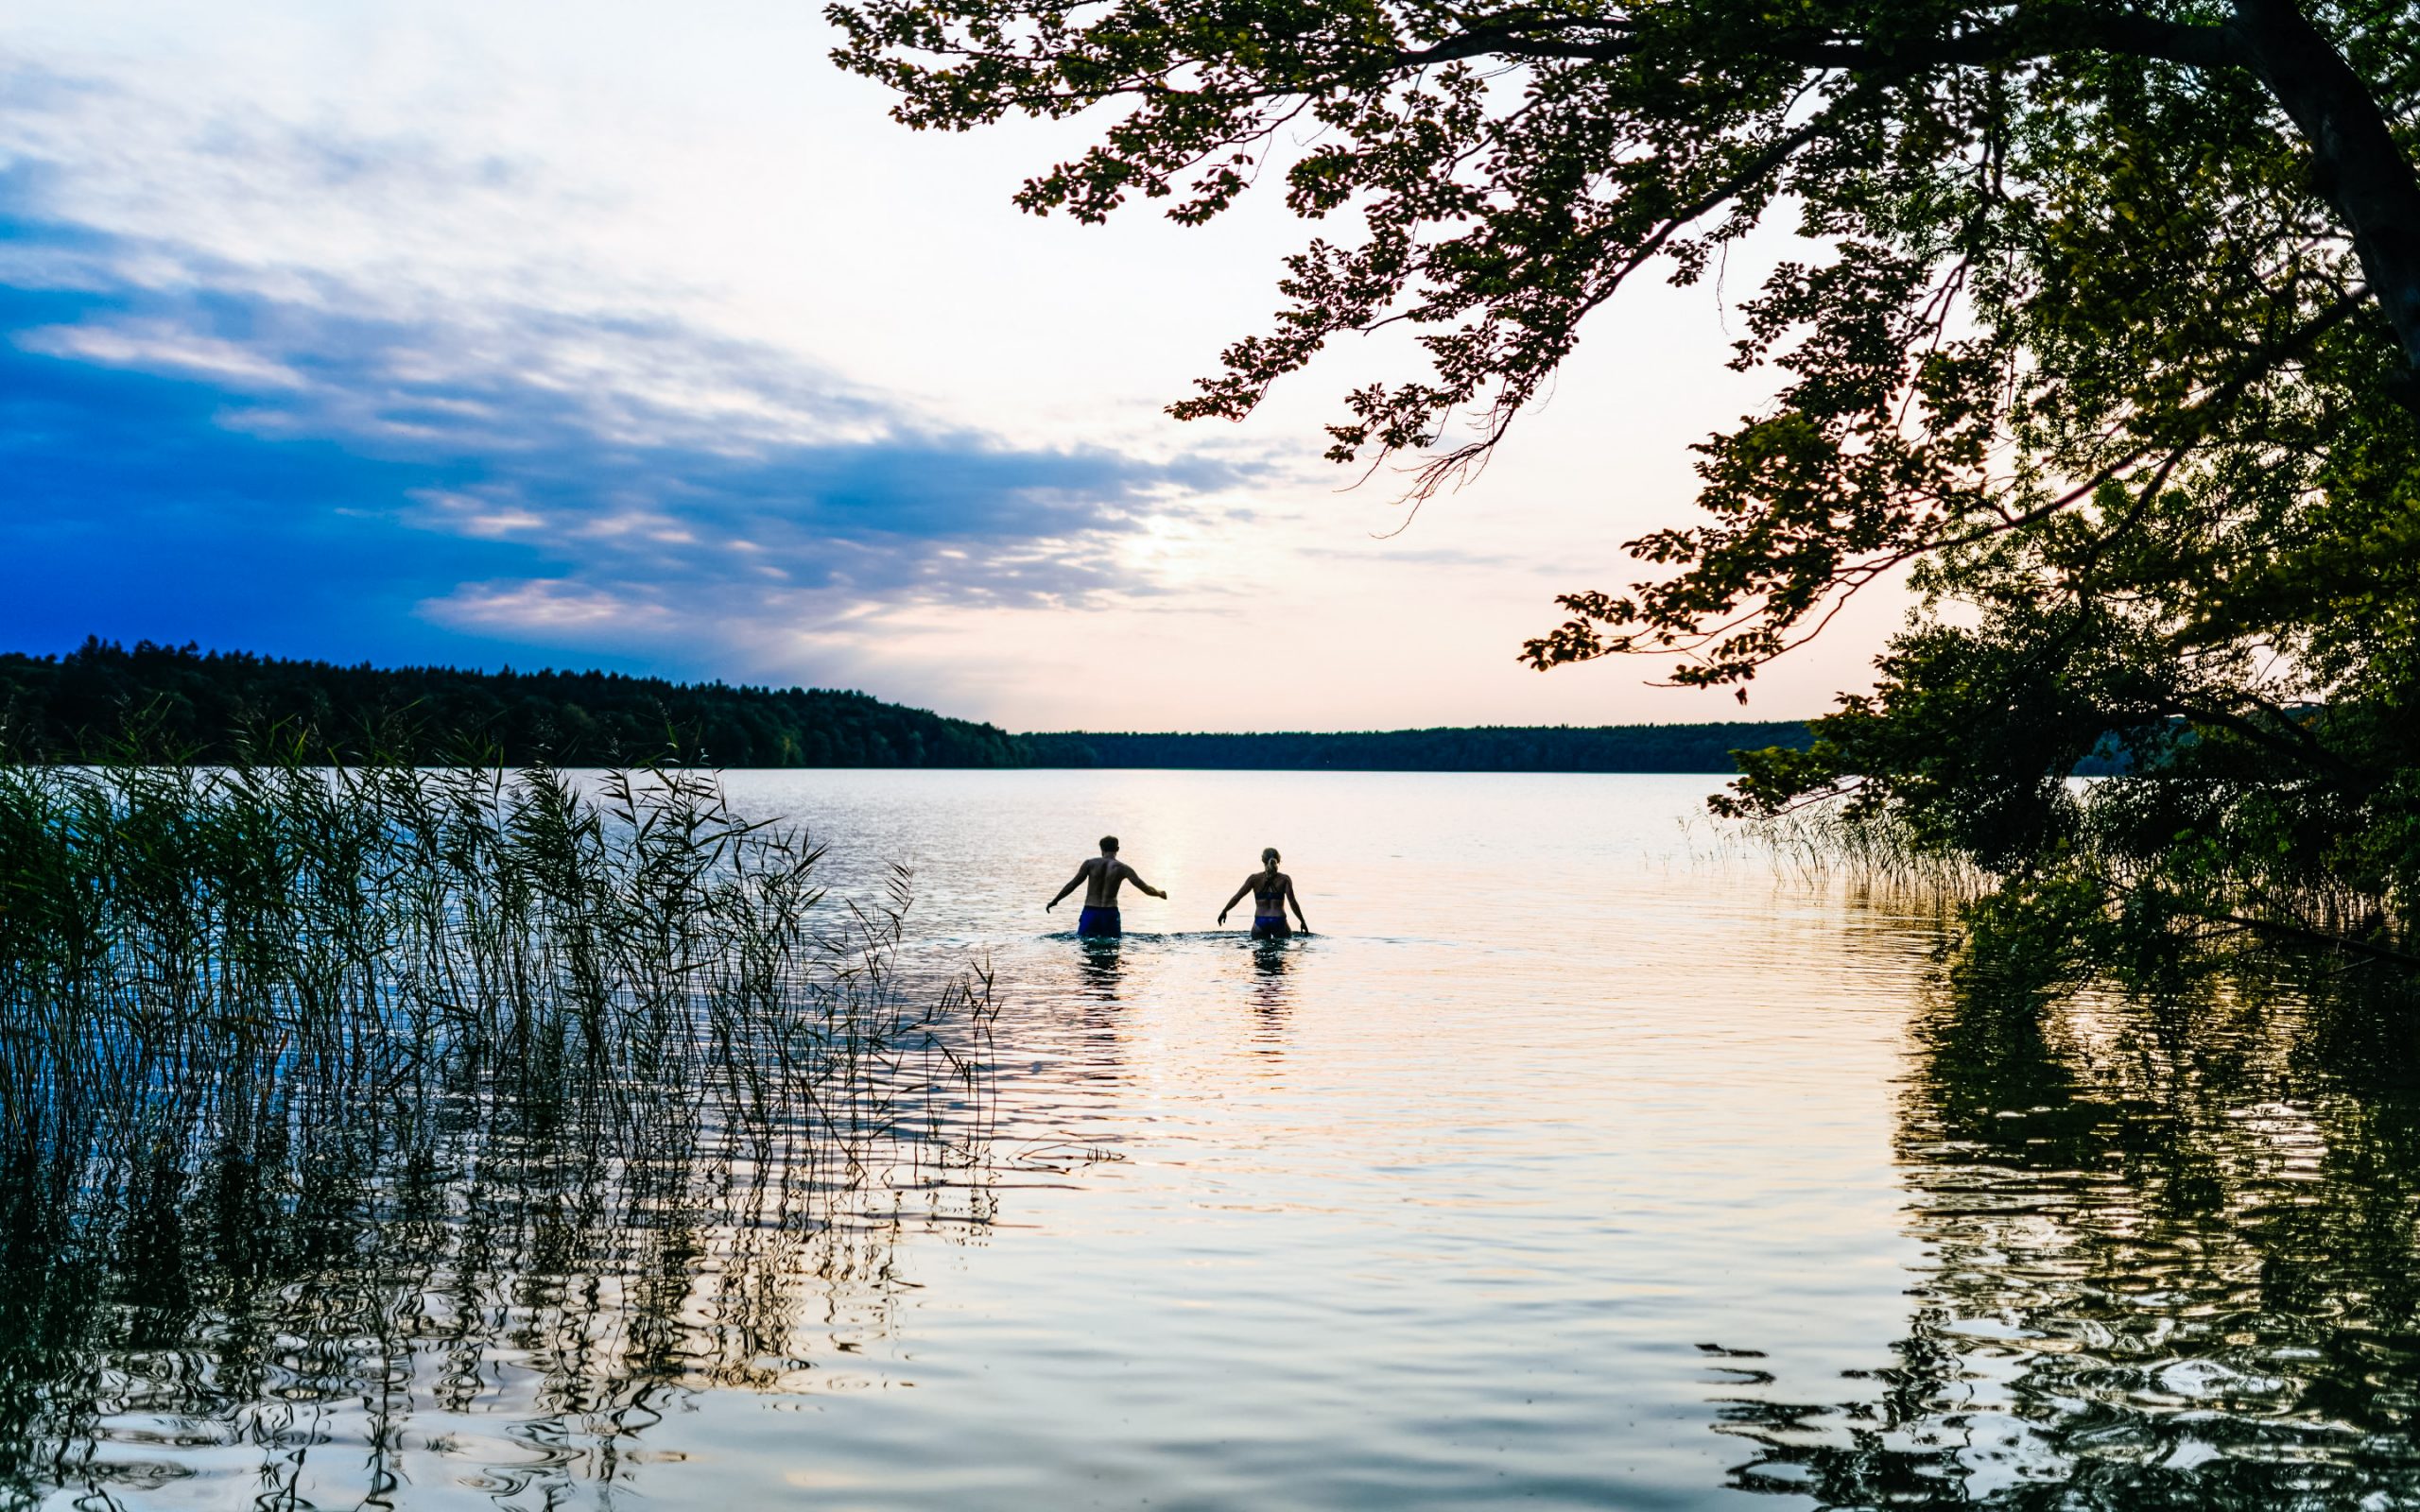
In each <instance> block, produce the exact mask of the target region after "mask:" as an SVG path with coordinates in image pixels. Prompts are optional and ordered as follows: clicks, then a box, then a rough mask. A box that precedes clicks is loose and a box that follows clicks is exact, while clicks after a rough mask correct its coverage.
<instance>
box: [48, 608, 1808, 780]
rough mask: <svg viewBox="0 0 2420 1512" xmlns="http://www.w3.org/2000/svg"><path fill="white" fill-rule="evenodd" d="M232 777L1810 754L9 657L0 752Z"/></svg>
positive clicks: (670, 685)
mask: <svg viewBox="0 0 2420 1512" xmlns="http://www.w3.org/2000/svg"><path fill="white" fill-rule="evenodd" d="M130 730H135V731H139V732H140V735H139V739H140V742H141V747H142V748H144V749H146V750H148V751H152V752H158V751H163V750H171V751H178V752H182V753H184V754H187V755H190V756H191V757H193V758H194V759H196V760H199V761H205V762H207V761H223V760H226V759H227V758H228V757H230V756H232V755H233V753H234V752H235V750H236V748H237V746H238V744H239V743H240V742H241V741H243V740H245V739H247V738H259V737H261V736H264V735H268V734H270V733H271V732H277V731H282V732H283V733H284V735H285V737H286V738H294V737H298V736H300V737H303V738H306V739H308V740H309V741H310V742H312V743H314V744H317V745H321V746H329V747H334V748H336V749H337V750H338V751H341V752H345V753H347V754H354V753H358V752H360V751H362V750H364V749H366V748H367V747H372V746H376V747H381V748H383V749H386V750H389V751H399V752H405V753H409V754H414V755H418V756H420V757H423V758H424V759H431V760H439V759H443V758H445V757H447V756H449V755H455V754H463V753H469V752H477V753H480V754H482V755H493V756H497V757H500V758H501V759H502V760H504V761H507V762H512V763H522V762H530V761H536V760H540V759H542V758H543V759H544V760H547V761H551V762H554V763H556V764H557V765H565V766H610V765H631V764H636V763H643V762H648V761H662V760H665V759H666V758H667V757H677V758H678V759H681V760H685V761H693V762H703V763H711V764H713V765H718V766H728V767H746V766H995V767H996V766H1167V767H1190V768H1206V769H1217V770H1260V771H1355V770H1358V771H1414V772H1417V771H1433V772H1730V771H1733V770H1735V769H1736V767H1735V765H1734V763H1733V762H1732V759H1731V753H1732V752H1733V751H1735V750H1744V749H1761V748H1763V747H1772V746H1780V747H1789V748H1791V749H1797V748H1802V747H1805V746H1806V744H1807V742H1808V739H1809V736H1808V733H1807V729H1806V726H1805V725H1803V724H1798V723H1794V722H1789V721H1776V722H1769V723H1748V722H1741V723H1733V724H1703V725H1603V726H1597V727H1593V728H1586V727H1569V726H1559V725H1558V726H1551V727H1529V728H1524V727H1517V726H1481V727H1477V728H1471V729H1445V730H1364V731H1344V732H1337V733H1312V732H1297V733H1288V734H1148V733H1121V734H1102V733H1093V732H1087V731H1075V732H1069V733H1061V734H1029V735H1012V734H1010V733H1009V732H1007V731H1006V730H1001V729H999V728H998V727H996V726H993V725H984V724H975V723H971V722H969V721H967V720H963V719H951V718H947V717H945V716H943V715H941V714H936V713H928V712H926V711H925V710H922V709H908V708H905V707H902V706H901V705H898V704H892V703H884V702H883V701H881V700H880V699H878V698H873V697H869V696H867V695H865V694H862V693H835V692H831V691H827V690H822V689H810V688H782V689H777V688H760V687H733V686H730V685H729V684H726V683H720V682H708V683H683V682H669V681H666V680H665V679H661V678H633V677H625V676H622V675H620V674H617V673H606V672H493V673H490V672H464V671H458V670H456V669H454V668H450V667H373V666H369V665H361V666H337V665H336V664H334V663H331V662H297V661H285V660H281V659H279V658H276V657H263V656H253V655H250V654H248V653H245V652H240V651H216V652H205V651H202V650H200V649H199V648H198V647H195V646H190V645H188V646H184V647H172V646H164V645H154V644H149V643H147V642H145V643H140V644H136V645H134V646H133V647H132V648H128V647H125V646H122V645H118V644H113V643H111V642H105V641H100V640H90V641H87V642H85V643H84V645H83V647H82V648H81V649H80V650H78V651H74V652H71V653H69V654H68V655H66V656H63V657H38V656H26V655H22V654H16V653H0V751H6V752H7V753H8V754H9V755H11V756H14V757H17V758H19V759H32V760H39V761H77V760H82V759H87V758H92V757H97V756H101V755H104V754H106V753H108V752H110V751H112V750H113V749H116V748H119V747H120V745H121V743H122V742H123V741H125V740H126V739H127V738H128V735H129V731H130Z"/></svg>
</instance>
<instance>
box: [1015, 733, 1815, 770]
mask: <svg viewBox="0 0 2420 1512" xmlns="http://www.w3.org/2000/svg"><path fill="white" fill-rule="evenodd" d="M1025 739H1026V741H1027V743H1028V744H1029V746H1030V747H1032V749H1033V753H1034V765H1037V766H1167V767H1191V768H1197V769H1210V770H1219V771H1285V772H1300V771H1364V772H1729V771H1733V770H1736V769H1737V768H1736V766H1735V764H1734V763H1733V762H1732V759H1731V753H1732V752H1733V751H1735V750H1758V749H1762V748H1764V747H1769V746H1782V747H1789V748H1791V749H1799V748H1803V747H1806V744H1807V741H1808V739H1809V736H1808V734H1807V730H1806V726H1805V725H1804V724H1800V723H1796V722H1794V721H1782V720H1776V721H1771V722H1766V723H1755V722H1749V721H1741V722H1738V723H1731V724H1707V725H1600V726H1597V727H1595V728H1586V727H1573V726H1564V725H1552V726H1530V727H1526V728H1525V727H1519V726H1500V725H1482V726H1478V727H1475V728H1470V729H1461V730H1360V731H1346V732H1340V733H1334V734H1322V733H1293V734H1270V735H1219V734H1205V735H1173V734H1170V735H1152V734H1097V733H1092V732H1087V731H1081V730H1079V731H1074V732H1070V733H1067V734H1056V735H1028V736H1026V737H1025Z"/></svg>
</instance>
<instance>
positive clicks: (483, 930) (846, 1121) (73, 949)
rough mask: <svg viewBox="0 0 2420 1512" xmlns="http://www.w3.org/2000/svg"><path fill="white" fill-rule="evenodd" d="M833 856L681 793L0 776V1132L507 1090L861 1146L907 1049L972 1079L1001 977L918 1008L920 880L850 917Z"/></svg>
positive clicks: (375, 767)
mask: <svg viewBox="0 0 2420 1512" xmlns="http://www.w3.org/2000/svg"><path fill="white" fill-rule="evenodd" d="M821 854H822V851H821V847H819V846H817V845H815V844H814V843H812V842H810V840H809V839H808V838H807V836H806V835H805V833H804V832H803V831H802V830H800V829H797V828H795V827H792V826H788V825H786V824H779V823H768V822H764V821H760V820H752V819H744V818H742V817H740V816H736V815H735V813H734V812H733V811H732V809H731V808H730V806H729V804H728V803H727V801H726V800H725V798H724V796H723V794H722V792H721V789H720V786H719V784H718V783H717V782H716V781H715V780H714V779H713V778H712V777H710V776H706V775H702V774H699V773H695V772H688V771H677V770H675V771H643V772H637V773H631V772H611V773H607V774H605V775H604V776H603V777H602V778H601V779H598V780H597V781H596V782H595V783H594V785H593V787H592V786H584V785H583V784H582V783H580V782H577V781H575V780H574V779H573V778H571V777H570V776H567V775H566V774H564V773H562V772H559V771H555V770H551V769H548V768H545V767H532V768H527V769H524V770H521V771H517V772H511V771H506V770H504V769H502V768H498V767H454V768H438V769H428V768H416V767H412V766H408V765H402V764H400V763H392V762H389V763H372V764H369V765H356V766H345V767H315V766H311V765H304V764H303V763H302V761H301V760H300V759H299V758H297V759H285V760H274V761H266V762H246V763H243V764H239V765H233V766H226V767H199V766H194V765H176V764H164V765H162V764H113V765H100V766H84V767H64V766H32V765H11V766H0V1131H5V1132H0V1138H5V1139H7V1140H9V1141H11V1142H14V1143H17V1144H18V1147H19V1150H20V1153H32V1152H34V1151H36V1150H40V1149H50V1150H58V1149H62V1148H66V1147H72V1146H87V1147H93V1148H95V1150H96V1153H97V1152H110V1153H114V1154H116V1155H120V1156H122V1155H124V1154H125V1153H127V1152H129V1151H130V1150H133V1149H135V1148H137V1147H140V1146H141V1145H143V1144H145V1143H148V1142H156V1141H159V1140H163V1139H165V1140H169V1141H172V1142H176V1141H181V1140H182V1139H183V1138H185V1137H187V1136H189V1135H192V1134H196V1133H199V1132H202V1131H205V1130H206V1131H210V1132H212V1133H213V1134H215V1135H216V1136H219V1137H225V1136H227V1135H230V1134H239V1133H240V1131H241V1130H243V1129H244V1128H245V1127H246V1126H247V1125H249V1124H250V1123H251V1122H252V1121H254V1120H257V1119H259V1118H261V1117H263V1116H265V1114H267V1113H268V1111H269V1110H271V1109H273V1108H285V1110H286V1111H287V1112H288V1113H289V1114H291V1113H294V1112H296V1111H297V1110H298V1109H297V1106H296V1105H297V1104H298V1102H308V1101H309V1100H311V1099H313V1098H329V1097H337V1098H345V1099H361V1098H376V1097H380V1096H386V1095H391V1094H394V1093H396V1092H398V1091H408V1090H409V1089H411V1088H413V1087H421V1088H436V1087H461V1086H466V1085H470V1084H473V1083H477V1082H482V1081H485V1080H487V1079H490V1078H493V1077H503V1078H506V1079H508V1080H510V1079H513V1078H522V1079H528V1078H537V1079H540V1080H544V1081H546V1082H549V1083H554V1084H558V1085H561V1086H566V1087H568V1086H572V1085H575V1084H576V1085H577V1086H578V1087H579V1089H580V1091H581V1092H582V1095H584V1096H586V1097H589V1098H592V1099H594V1100H595V1101H596V1111H598V1112H599V1113H601V1114H603V1115H604V1116H605V1118H606V1125H607V1127H608V1128H609V1130H611V1129H618V1130H620V1131H621V1132H623V1133H625V1134H627V1135H630V1136H633V1137H636V1136H641V1135H644V1134H645V1133H646V1132H647V1130H648V1128H651V1127H653V1126H654V1125H659V1124H660V1123H661V1122H662V1120H664V1119H665V1118H666V1117H673V1116H684V1115H685V1113H694V1112H696V1111H698V1110H700V1109H702V1108H707V1107H709V1106H711V1107H714V1108H718V1109H720V1110H722V1111H723V1112H725V1113H728V1114H730V1115H734V1116H735V1117H737V1118H738V1119H740V1120H741V1121H743V1122H745V1123H747V1124H749V1125H752V1126H758V1127H763V1128H773V1127H787V1128H790V1129H792V1130H794V1131H804V1132H809V1133H813V1134H816V1135H819V1136H837V1135H856V1134H859V1133H862V1132H864V1131H865V1130H867V1129H868V1128H869V1127H873V1126H877V1125H881V1124H882V1123H883V1122H884V1121H885V1120H886V1119H890V1118H895V1116H896V1115H897V1114H898V1113H899V1112H900V1111H901V1108H900V1106H899V1104H898V1101H897V1098H898V1094H899V1088H900V1087H901V1086H902V1085H904V1084H903V1083H902V1081H901V1078H900V1072H901V1070H902V1061H901V1059H900V1057H902V1055H903V1054H909V1055H913V1056H915V1057H925V1058H926V1059H929V1060H932V1061H937V1062H939V1063H940V1065H941V1066H942V1068H943V1069H944V1070H945V1071H946V1073H947V1074H948V1077H954V1078H955V1079H956V1080H957V1081H958V1082H959V1083H960V1084H966V1083H969V1081H970V1078H971V1066H970V1064H969V1063H968V1061H967V1059H966V1047H967V1046H968V1044H969V1043H971V1041H970V1040H968V1038H967V1037H968V1036H970V1035H979V1034H981V1033H982V1032H983V1030H984V1028H985V1026H986V1025H987V1024H988V1017H987V1011H988V990H989V984H988V982H985V981H983V980H982V979H981V978H980V977H979V976H975V977H961V978H959V979H957V980H953V981H948V982H944V983H942V984H938V985H934V984H926V986H927V987H928V988H929V990H930V995H929V996H928V997H927V998H926V999H925V1001H923V1002H921V1003H916V1004H912V1005H911V1004H910V1003H909V1002H908V1000H907V999H906V997H904V996H903V994H902V992H901V991H900V984H899V983H898V982H897V981H896V980H895V977H894V966H895V954H896V947H897V944H898V942H899V935H900V919H901V916H902V914H903V913H904V911H905V909H906V906H907V903H908V879H907V877H906V876H905V875H904V874H901V875H898V876H894V878H893V879H892V882H891V885H890V890H889V892H888V893H887V894H886V896H884V897H882V898H880V899H877V900H875V901H873V902H872V903H871V904H867V903H859V902H848V903H846V904H841V905H837V906H836V905H834V904H833V903H832V902H831V901H829V900H827V899H826V897H825V894H824V890H823V888H822V887H821V885H818V883H817V881H816V864H817V862H818V860H819V859H820V857H821ZM944 1079H948V1078H947V1077H945V1078H944ZM934 1085H935V1084H934V1083H933V1081H932V1078H930V1077H927V1078H925V1087H924V1090H925V1091H931V1090H932V1088H933V1086H934ZM867 1094H873V1100H872V1101H871V1102H869V1100H868V1095H867ZM676 1109H677V1110H682V1111H676ZM843 1109H845V1110H846V1111H845V1113H843V1111H842V1110H843ZM925 1111H927V1112H929V1111H930V1110H929V1109H925ZM95 1142H97V1143H95Z"/></svg>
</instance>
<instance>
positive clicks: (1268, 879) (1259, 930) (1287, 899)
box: [1219, 846, 1311, 939]
mask: <svg viewBox="0 0 2420 1512" xmlns="http://www.w3.org/2000/svg"><path fill="white" fill-rule="evenodd" d="M1260 862H1261V866H1262V868H1264V869H1262V870H1259V871H1255V872H1253V874H1252V875H1251V876H1249V877H1246V878H1245V879H1244V885H1242V886H1240V887H1238V888H1236V895H1235V896H1234V897H1233V898H1230V899H1228V900H1227V906H1226V907H1225V908H1221V909H1219V922H1220V923H1222V924H1223V923H1225V922H1226V921H1227V915H1228V914H1229V913H1230V912H1231V911H1233V909H1234V908H1235V906H1236V904H1237V903H1239V902H1243V901H1244V894H1246V893H1250V894H1252V937H1253V938H1254V939H1284V938H1286V937H1287V936H1289V935H1291V934H1293V933H1294V932H1293V931H1292V930H1290V929H1288V928H1287V927H1286V905H1287V904H1288V903H1291V904H1293V905H1294V917H1295V918H1296V919H1301V921H1302V925H1303V933H1304V934H1305V935H1307V934H1309V933H1310V932H1311V921H1310V920H1309V919H1304V918H1303V903H1302V900H1301V899H1299V898H1296V897H1295V896H1294V879H1293V878H1291V877H1289V876H1288V875H1286V873H1284V872H1282V871H1280V870H1278V869H1277V848H1276V847H1275V846H1271V847H1270V848H1269V849H1268V850H1266V851H1262V852H1261V853H1260Z"/></svg>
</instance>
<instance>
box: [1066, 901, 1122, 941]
mask: <svg viewBox="0 0 2420 1512" xmlns="http://www.w3.org/2000/svg"><path fill="white" fill-rule="evenodd" d="M1076 933H1077V934H1079V935H1123V934H1125V933H1126V931H1125V929H1124V928H1123V927H1121V926H1120V925H1119V924H1118V921H1117V910H1116V909H1115V908H1086V909H1085V910H1084V911H1083V914H1082V916H1081V917H1080V918H1079V919H1077V920H1076Z"/></svg>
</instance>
